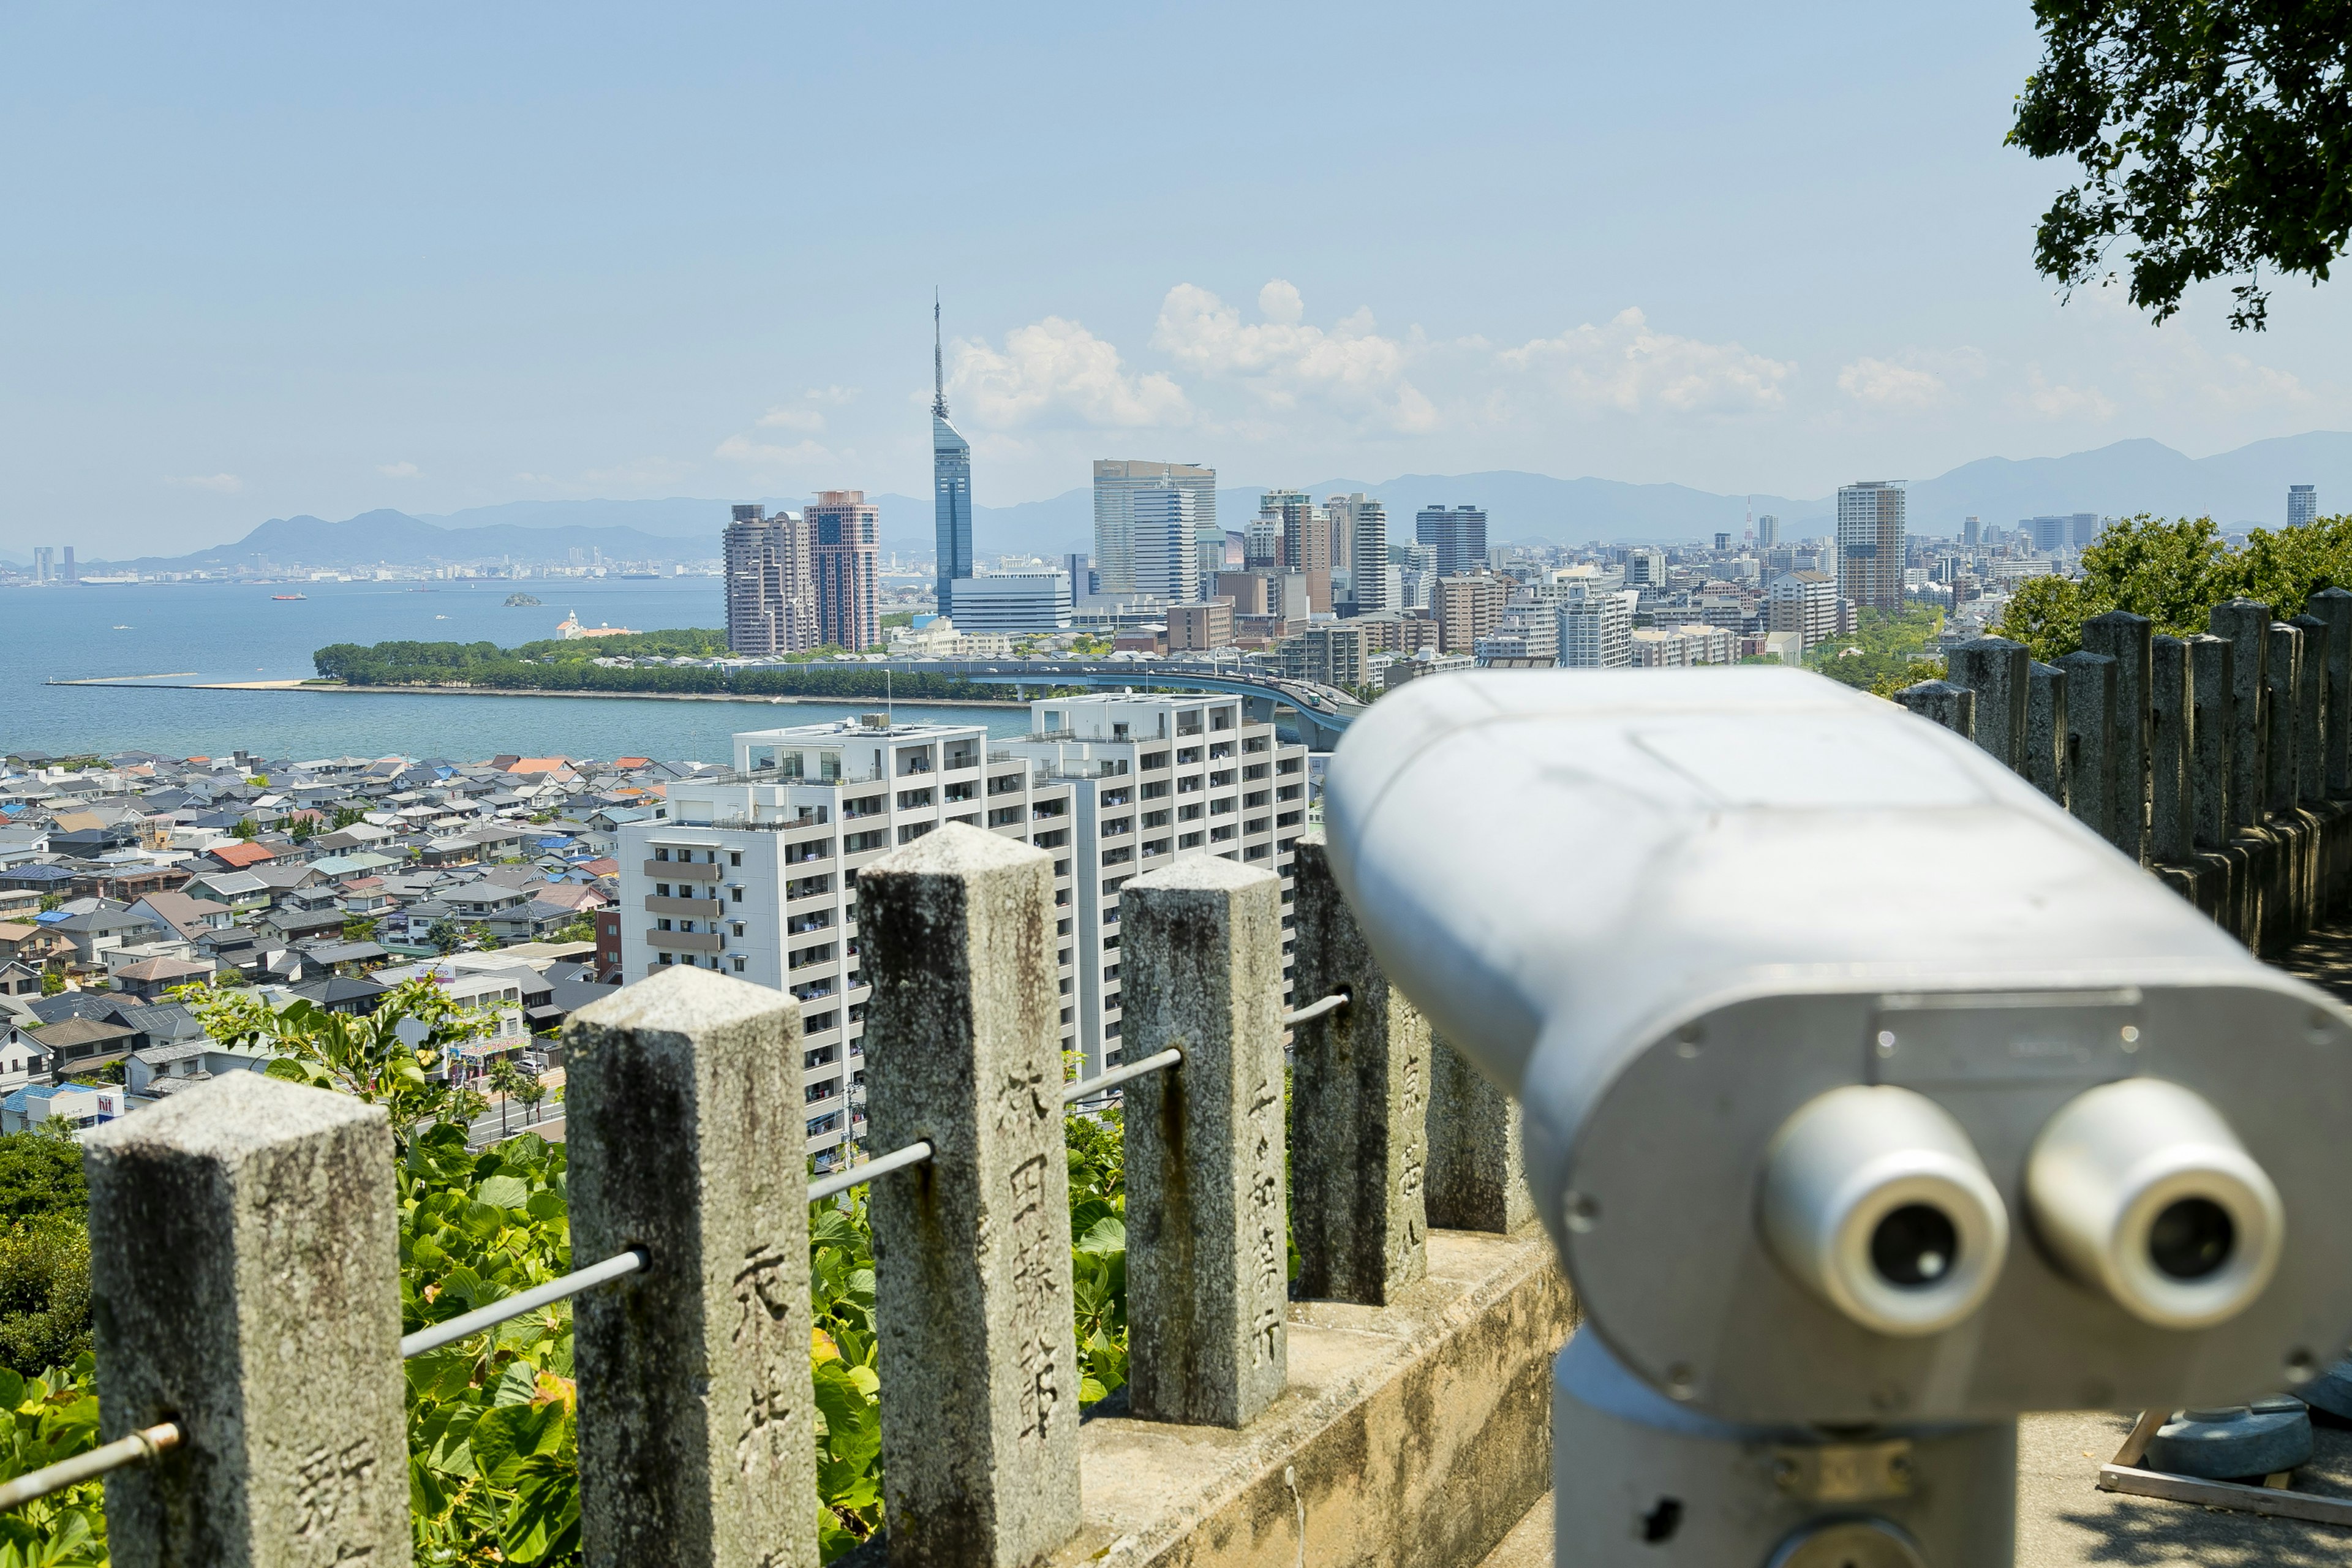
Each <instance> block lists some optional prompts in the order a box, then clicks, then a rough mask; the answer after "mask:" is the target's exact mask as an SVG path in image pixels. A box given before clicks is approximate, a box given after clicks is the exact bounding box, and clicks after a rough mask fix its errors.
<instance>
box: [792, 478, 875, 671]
mask: <svg viewBox="0 0 2352 1568" xmlns="http://www.w3.org/2000/svg"><path fill="white" fill-rule="evenodd" d="M801 515H802V516H803V517H804V518H805V519H807V521H808V524H809V531H810V536H811V539H812V542H813V553H814V562H815V568H816V626H817V641H818V642H820V643H829V644H831V645H832V646H833V647H841V648H847V649H849V650H850V651H851V652H852V653H857V652H862V651H864V650H865V649H866V648H870V647H877V646H878V645H879V644H880V643H881V641H882V609H881V600H880V599H879V597H878V596H877V595H878V594H879V584H877V582H876V580H875V579H876V573H877V562H878V560H879V556H878V553H877V552H878V550H879V547H880V534H881V530H882V511H881V509H880V508H879V507H876V506H872V505H869V504H868V503H867V502H866V492H865V491H864V490H820V491H818V492H817V498H816V500H815V501H814V503H813V504H811V505H810V506H809V508H808V509H807V510H805V511H803V513H802V514H801Z"/></svg>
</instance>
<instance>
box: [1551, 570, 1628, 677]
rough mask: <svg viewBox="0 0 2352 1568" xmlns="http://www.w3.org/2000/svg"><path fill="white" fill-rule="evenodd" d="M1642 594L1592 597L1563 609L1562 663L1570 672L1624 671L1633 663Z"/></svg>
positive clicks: (1625, 593) (1560, 656) (1575, 600)
mask: <svg viewBox="0 0 2352 1568" xmlns="http://www.w3.org/2000/svg"><path fill="white" fill-rule="evenodd" d="M1641 596H1642V595H1640V593H1639V592H1638V591H1636V590H1633V589H1630V588H1626V589H1619V590H1617V591H1615V592H1613V593H1601V594H1591V595H1587V596H1585V597H1584V598H1581V599H1572V600H1570V601H1569V602H1568V603H1566V604H1564V605H1560V607H1559V662H1560V666H1561V668H1567V669H1622V668H1624V667H1626V666H1627V665H1630V664H1632V663H1633V605H1634V604H1635V602H1636V601H1638V600H1639V599H1640V598H1641Z"/></svg>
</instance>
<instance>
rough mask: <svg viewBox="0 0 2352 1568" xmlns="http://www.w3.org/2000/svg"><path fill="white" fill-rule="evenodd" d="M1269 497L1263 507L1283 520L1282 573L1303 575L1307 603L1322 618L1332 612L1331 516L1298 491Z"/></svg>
mask: <svg viewBox="0 0 2352 1568" xmlns="http://www.w3.org/2000/svg"><path fill="white" fill-rule="evenodd" d="M1279 497H1280V499H1279V500H1276V496H1275V495H1268V496H1267V497H1266V499H1265V501H1263V502H1261V503H1259V504H1260V507H1261V509H1262V510H1266V509H1273V515H1276V516H1278V517H1280V518H1281V519H1282V569H1283V570H1284V571H1286V572H1298V573H1303V574H1305V575H1306V578H1307V604H1308V605H1311V606H1312V607H1313V609H1314V611H1315V613H1316V614H1318V615H1322V614H1326V613H1328V611H1329V610H1330V608H1331V515H1330V513H1328V512H1327V511H1325V510H1323V509H1322V508H1321V507H1318V506H1317V505H1316V504H1315V503H1314V502H1312V501H1310V500H1307V497H1306V495H1305V494H1304V493H1303V492H1301V491H1298V490H1284V491H1281V492H1279Z"/></svg>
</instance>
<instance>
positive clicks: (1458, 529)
mask: <svg viewBox="0 0 2352 1568" xmlns="http://www.w3.org/2000/svg"><path fill="white" fill-rule="evenodd" d="M1412 535H1413V538H1414V539H1415V540H1416V541H1418V542H1421V543H1423V544H1426V545H1428V546H1429V551H1430V558H1431V565H1432V567H1433V570H1434V571H1435V572H1436V573H1437V574H1438V575H1439V576H1440V577H1459V576H1462V575H1464V574H1466V573H1471V572H1480V571H1484V570H1485V569H1486V510H1485V509H1484V508H1482V507H1475V506H1457V507H1443V506H1425V507H1423V508H1422V509H1421V510H1420V511H1419V512H1417V513H1416V514H1414V517H1413V520H1412ZM1465 651H1466V650H1465Z"/></svg>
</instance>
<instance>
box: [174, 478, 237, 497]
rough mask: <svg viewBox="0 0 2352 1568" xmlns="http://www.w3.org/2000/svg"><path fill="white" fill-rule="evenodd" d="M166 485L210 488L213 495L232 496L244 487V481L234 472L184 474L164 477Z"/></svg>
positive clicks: (194, 488)
mask: <svg viewBox="0 0 2352 1568" xmlns="http://www.w3.org/2000/svg"><path fill="white" fill-rule="evenodd" d="M163 482H164V483H165V484H167V485H185V486H187V487H188V489H192V490H210V491H212V492H213V493H214V494H215V495H223V496H233V495H235V494H236V492H237V491H239V490H241V489H245V481H244V480H243V479H238V478H237V477H236V475H235V474H185V475H176V476H170V477H167V478H165V479H164V480H163Z"/></svg>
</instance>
